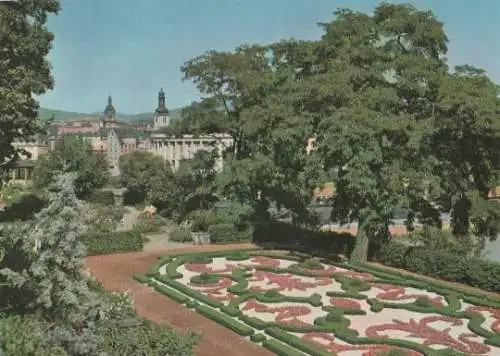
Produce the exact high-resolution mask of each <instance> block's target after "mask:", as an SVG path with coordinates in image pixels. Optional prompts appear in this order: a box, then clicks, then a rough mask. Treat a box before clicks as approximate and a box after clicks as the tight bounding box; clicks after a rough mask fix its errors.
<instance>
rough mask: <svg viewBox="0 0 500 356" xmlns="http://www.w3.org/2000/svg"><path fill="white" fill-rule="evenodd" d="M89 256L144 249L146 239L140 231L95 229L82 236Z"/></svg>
mask: <svg viewBox="0 0 500 356" xmlns="http://www.w3.org/2000/svg"><path fill="white" fill-rule="evenodd" d="M81 241H82V243H83V244H84V245H85V246H86V248H87V256H93V255H108V254H112V253H119V252H135V251H142V248H143V245H144V241H143V238H142V234H141V233H140V232H138V231H107V230H101V231H100V230H93V231H88V232H86V233H84V234H83V235H82V236H81Z"/></svg>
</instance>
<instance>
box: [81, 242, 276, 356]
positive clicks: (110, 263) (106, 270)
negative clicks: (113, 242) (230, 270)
mask: <svg viewBox="0 0 500 356" xmlns="http://www.w3.org/2000/svg"><path fill="white" fill-rule="evenodd" d="M249 247H254V246H253V245H251V244H237V245H229V246H213V245H206V246H197V247H189V248H183V249H175V250H168V251H166V250H158V251H154V252H135V253H124V254H116V255H107V256H92V257H88V258H87V259H86V261H85V262H86V267H87V268H88V269H90V271H91V272H92V274H93V275H94V276H95V277H96V278H97V280H98V281H99V282H101V283H102V285H103V286H104V288H106V289H108V290H113V291H122V292H124V291H129V293H130V295H131V296H132V298H133V300H134V306H135V309H136V310H137V312H138V313H139V314H140V315H142V316H144V317H146V318H148V319H150V320H152V321H154V322H156V323H159V324H170V325H172V326H173V327H174V328H175V329H177V330H179V331H182V332H185V331H187V330H197V331H201V332H202V333H203V340H202V342H201V344H200V345H199V346H198V348H197V350H196V353H195V355H197V356H214V355H216V356H254V355H255V356H260V355H262V356H267V355H274V353H272V352H270V351H268V350H266V349H264V348H263V347H260V346H258V345H257V344H254V343H252V342H250V341H247V340H246V339H245V338H243V337H241V336H239V335H238V334H236V333H234V332H232V331H230V330H229V329H226V328H225V327H223V326H221V325H218V324H217V323H215V322H214V321H212V320H209V319H207V318H205V317H203V316H202V315H200V314H198V313H196V312H192V311H190V310H188V309H186V308H185V307H183V306H182V305H180V304H178V303H176V302H174V301H173V300H171V299H169V298H167V297H165V296H163V295H161V294H159V293H157V292H155V291H153V290H152V289H151V288H149V287H147V286H145V285H142V284H140V283H138V282H136V281H134V280H133V279H132V275H133V274H134V273H144V272H145V271H146V270H147V269H148V267H149V266H151V264H152V263H153V262H154V261H155V260H156V259H157V257H158V256H163V255H166V254H167V253H182V252H188V251H197V252H208V251H221V250H233V249H238V248H249Z"/></svg>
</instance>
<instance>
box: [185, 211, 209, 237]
mask: <svg viewBox="0 0 500 356" xmlns="http://www.w3.org/2000/svg"><path fill="white" fill-rule="evenodd" d="M186 219H187V220H189V222H190V223H191V231H193V232H198V231H203V232H206V231H207V230H208V227H209V226H210V225H211V224H212V223H214V221H215V214H214V212H213V211H212V210H195V211H192V212H191V213H189V214H188V215H187V217H186Z"/></svg>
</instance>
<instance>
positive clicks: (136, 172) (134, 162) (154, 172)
mask: <svg viewBox="0 0 500 356" xmlns="http://www.w3.org/2000/svg"><path fill="white" fill-rule="evenodd" d="M172 181H173V172H172V169H171V167H170V165H169V164H168V162H166V161H165V160H164V159H163V158H162V157H160V156H157V155H154V154H152V153H150V152H144V151H135V152H131V153H128V154H126V155H123V156H121V157H120V182H121V184H122V185H123V186H124V187H125V188H127V190H128V193H127V194H130V196H133V197H134V200H137V201H143V200H145V199H146V200H148V201H149V202H151V203H153V204H155V205H157V204H158V203H160V202H163V201H165V200H168V195H169V191H170V190H171V183H172Z"/></svg>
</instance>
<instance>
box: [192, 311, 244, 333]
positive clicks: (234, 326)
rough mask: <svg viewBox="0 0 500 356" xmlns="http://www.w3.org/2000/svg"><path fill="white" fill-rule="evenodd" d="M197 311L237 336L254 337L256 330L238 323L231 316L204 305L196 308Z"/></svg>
mask: <svg viewBox="0 0 500 356" xmlns="http://www.w3.org/2000/svg"><path fill="white" fill-rule="evenodd" d="M196 311H197V312H198V313H200V314H202V315H203V316H205V317H207V318H208V319H211V320H213V321H215V322H216V323H218V324H221V325H223V326H225V327H226V328H228V329H231V330H232V331H234V332H235V333H237V334H240V335H242V336H250V335H253V333H254V329H252V328H251V327H249V326H247V325H245V324H242V323H240V322H239V321H236V320H235V319H233V318H232V317H230V316H227V315H224V314H222V313H220V312H218V311H216V310H214V309H212V308H209V307H207V306H204V305H199V306H198V307H196Z"/></svg>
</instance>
